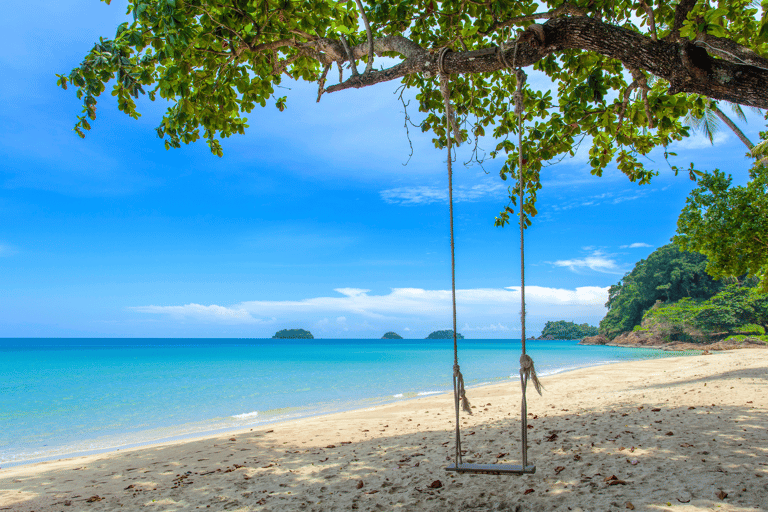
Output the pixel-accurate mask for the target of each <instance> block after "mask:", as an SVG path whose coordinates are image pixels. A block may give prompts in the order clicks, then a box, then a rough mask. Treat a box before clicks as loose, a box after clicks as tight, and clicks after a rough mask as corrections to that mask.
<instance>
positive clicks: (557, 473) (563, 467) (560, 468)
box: [555, 466, 565, 475]
mask: <svg viewBox="0 0 768 512" xmlns="http://www.w3.org/2000/svg"><path fill="white" fill-rule="evenodd" d="M564 469H565V466H557V467H556V468H555V474H556V475H559V474H560V472H561V471H562V470H564Z"/></svg>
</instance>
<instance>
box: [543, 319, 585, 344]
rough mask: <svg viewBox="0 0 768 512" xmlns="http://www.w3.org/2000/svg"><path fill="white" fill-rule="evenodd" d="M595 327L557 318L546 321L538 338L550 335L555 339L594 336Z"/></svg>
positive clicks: (576, 338)
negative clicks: (552, 320) (553, 320)
mask: <svg viewBox="0 0 768 512" xmlns="http://www.w3.org/2000/svg"><path fill="white" fill-rule="evenodd" d="M597 332H598V330H597V327H594V326H592V325H589V324H587V323H583V324H581V325H579V324H576V323H574V322H566V321H565V320H558V321H556V322H551V321H550V322H547V323H546V324H544V329H542V330H541V336H540V338H546V337H547V336H552V338H553V339H556V340H578V339H581V338H583V337H585V336H596V335H597Z"/></svg>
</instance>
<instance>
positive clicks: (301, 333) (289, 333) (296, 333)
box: [272, 329, 315, 340]
mask: <svg viewBox="0 0 768 512" xmlns="http://www.w3.org/2000/svg"><path fill="white" fill-rule="evenodd" d="M272 338H273V339H274V338H280V339H303V340H313V339H315V337H314V336H312V333H311V332H309V331H305V330H304V329H283V330H281V331H277V332H276V333H275V335H274V336H272Z"/></svg>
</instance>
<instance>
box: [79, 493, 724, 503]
mask: <svg viewBox="0 0 768 512" xmlns="http://www.w3.org/2000/svg"><path fill="white" fill-rule="evenodd" d="M720 492H723V491H720ZM103 499H104V498H102V497H101V496H99V495H98V494H97V495H96V496H91V497H90V498H88V499H87V500H85V502H86V503H93V502H94V501H101V500H103ZM720 499H722V498H720Z"/></svg>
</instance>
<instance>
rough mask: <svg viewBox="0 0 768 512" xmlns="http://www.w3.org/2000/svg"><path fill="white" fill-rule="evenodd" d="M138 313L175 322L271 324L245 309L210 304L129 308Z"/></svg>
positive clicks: (269, 321) (270, 321)
mask: <svg viewBox="0 0 768 512" xmlns="http://www.w3.org/2000/svg"><path fill="white" fill-rule="evenodd" d="M129 309H131V310H133V311H136V312H139V313H152V314H163V315H168V316H170V317H172V318H174V319H176V320H197V321H203V322H221V323H237V324H243V323H246V324H252V323H253V324H255V323H272V322H274V321H275V319H274V318H272V319H270V320H264V319H258V318H254V317H253V316H251V314H250V313H249V312H248V311H246V310H245V309H243V308H241V307H237V306H233V307H225V306H217V305H215V304H212V305H210V306H203V305H201V304H194V303H192V304H186V305H184V306H138V307H132V308H129Z"/></svg>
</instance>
